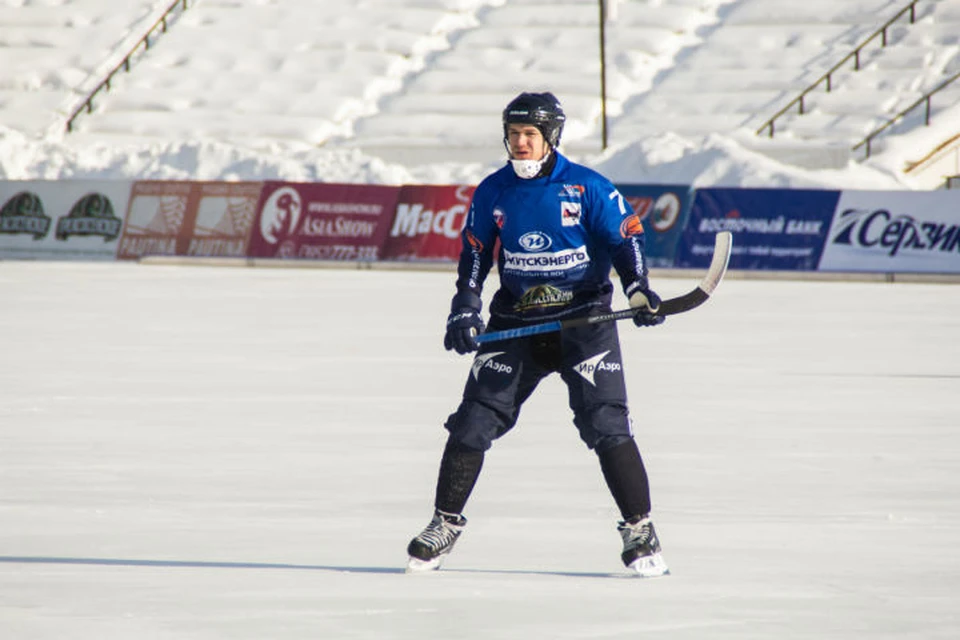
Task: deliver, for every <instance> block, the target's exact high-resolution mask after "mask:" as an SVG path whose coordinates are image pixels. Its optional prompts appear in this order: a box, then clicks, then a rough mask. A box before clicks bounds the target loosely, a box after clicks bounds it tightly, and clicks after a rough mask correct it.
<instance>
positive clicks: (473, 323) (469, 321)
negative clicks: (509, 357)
mask: <svg viewBox="0 0 960 640" xmlns="http://www.w3.org/2000/svg"><path fill="white" fill-rule="evenodd" d="M483 329H484V324H483V318H481V317H480V312H479V311H477V310H476V309H471V308H470V307H464V308H462V309H459V310H458V311H453V312H452V313H451V314H450V315H449V316H448V317H447V333H446V335H444V336H443V346H444V348H445V349H446V350H447V351H450V350H451V349H454V350H455V351H456V352H457V353H459V354H460V355H463V354H465V353H470V352H471V351H476V350H477V349H479V348H480V344H479V343H478V342H477V340H476V336H478V335H479V334H481V333H483Z"/></svg>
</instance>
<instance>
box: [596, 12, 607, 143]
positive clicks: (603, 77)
mask: <svg viewBox="0 0 960 640" xmlns="http://www.w3.org/2000/svg"><path fill="white" fill-rule="evenodd" d="M597 4H599V5H600V131H601V136H602V141H603V142H602V149H603V150H604V151H606V149H607V6H606V5H607V0H597Z"/></svg>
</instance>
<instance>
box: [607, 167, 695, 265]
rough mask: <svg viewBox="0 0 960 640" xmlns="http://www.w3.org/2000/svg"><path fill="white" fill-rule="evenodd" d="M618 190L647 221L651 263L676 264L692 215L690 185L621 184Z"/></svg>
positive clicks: (646, 233)
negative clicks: (684, 229)
mask: <svg viewBox="0 0 960 640" xmlns="http://www.w3.org/2000/svg"><path fill="white" fill-rule="evenodd" d="M616 187H617V190H618V191H619V192H620V195H622V196H623V199H624V200H626V201H627V202H628V203H630V206H631V207H632V208H633V212H634V213H636V214H638V215H639V216H640V219H641V220H642V221H643V228H644V236H645V243H646V252H645V253H646V255H647V262H648V263H649V265H648V266H650V267H662V268H669V267H672V266H673V265H674V262H675V261H676V254H677V244H678V243H679V242H680V233H681V232H682V231H683V228H684V227H685V226H686V224H687V217H688V216H689V215H690V203H691V201H692V200H693V191H692V189H691V188H690V187H689V186H687V185H669V184H668V185H652V184H618V185H616Z"/></svg>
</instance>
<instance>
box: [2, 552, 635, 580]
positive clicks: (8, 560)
mask: <svg viewBox="0 0 960 640" xmlns="http://www.w3.org/2000/svg"><path fill="white" fill-rule="evenodd" d="M0 564H56V565H80V566H99V567H156V568H173V569H280V570H287V571H294V570H295V571H331V572H334V573H372V574H402V573H406V571H405V570H404V568H403V567H346V566H344V567H338V566H332V565H322V564H295V563H285V562H219V561H205V560H143V559H136V558H67V557H58V556H0ZM431 573H432V572H431ZM440 573H442V574H447V575H449V574H502V575H528V576H563V577H569V578H618V577H629V576H626V575H620V574H612V573H592V572H577V571H538V570H533V569H468V568H459V569H444V570H443V571H441V572H440Z"/></svg>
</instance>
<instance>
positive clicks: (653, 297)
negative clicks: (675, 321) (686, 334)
mask: <svg viewBox="0 0 960 640" xmlns="http://www.w3.org/2000/svg"><path fill="white" fill-rule="evenodd" d="M630 306H631V307H632V308H634V309H636V310H637V313H636V315H634V316H633V324H635V325H637V326H638V327H655V326H657V325H658V324H663V321H664V320H666V318H665V317H664V316H660V315H657V311H659V310H660V296H658V295H657V294H655V293H654V292H653V291H651V290H650V289H646V288H644V289H637V290H636V291H634V292H633V293H631V294H630Z"/></svg>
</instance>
